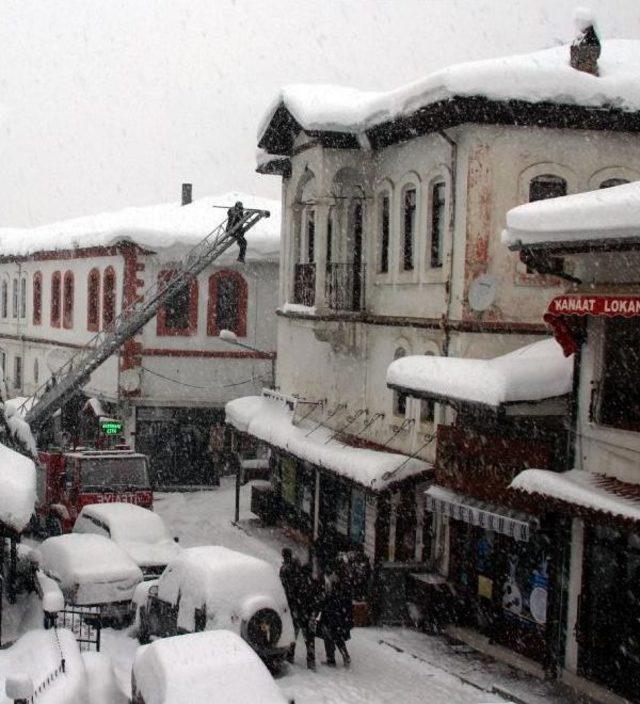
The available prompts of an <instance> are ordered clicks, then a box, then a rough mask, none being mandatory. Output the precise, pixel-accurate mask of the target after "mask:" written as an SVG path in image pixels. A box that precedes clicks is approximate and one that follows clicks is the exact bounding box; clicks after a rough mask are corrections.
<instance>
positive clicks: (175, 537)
mask: <svg viewBox="0 0 640 704" xmlns="http://www.w3.org/2000/svg"><path fill="white" fill-rule="evenodd" d="M173 542H174V543H179V542H180V538H178V536H177V535H174V536H173Z"/></svg>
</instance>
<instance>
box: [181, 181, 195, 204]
mask: <svg viewBox="0 0 640 704" xmlns="http://www.w3.org/2000/svg"><path fill="white" fill-rule="evenodd" d="M192 188H193V187H192V185H191V184H190V183H183V184H182V205H189V203H191V191H192Z"/></svg>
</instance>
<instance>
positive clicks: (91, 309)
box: [87, 267, 100, 332]
mask: <svg viewBox="0 0 640 704" xmlns="http://www.w3.org/2000/svg"><path fill="white" fill-rule="evenodd" d="M99 328H100V270H99V269H97V268H95V267H94V268H93V269H91V271H90V272H89V275H88V276H87V330H88V331H89V332H98V329H99Z"/></svg>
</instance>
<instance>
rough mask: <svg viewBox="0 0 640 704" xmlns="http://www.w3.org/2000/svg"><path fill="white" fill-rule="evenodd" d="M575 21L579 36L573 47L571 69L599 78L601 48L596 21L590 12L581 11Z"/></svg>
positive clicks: (577, 13) (577, 12) (576, 15)
mask: <svg viewBox="0 0 640 704" xmlns="http://www.w3.org/2000/svg"><path fill="white" fill-rule="evenodd" d="M575 21H576V26H577V29H578V32H579V34H578V36H577V37H576V38H575V39H574V41H573V44H572V45H571V68H575V69H576V71H582V72H583V73H590V74H591V75H592V76H597V75H598V59H599V58H600V50H601V47H600V40H599V39H598V34H597V33H596V29H595V21H594V19H593V17H592V16H591V13H590V12H588V11H586V10H581V9H579V10H577V11H576V14H575Z"/></svg>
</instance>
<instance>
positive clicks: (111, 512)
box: [73, 502, 181, 579]
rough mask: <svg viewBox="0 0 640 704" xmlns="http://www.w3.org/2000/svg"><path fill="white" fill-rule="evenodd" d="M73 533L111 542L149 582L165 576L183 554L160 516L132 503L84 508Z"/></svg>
mask: <svg viewBox="0 0 640 704" xmlns="http://www.w3.org/2000/svg"><path fill="white" fill-rule="evenodd" d="M73 532H74V533H95V534H96V535H102V536H104V537H106V538H111V540H113V541H114V542H115V543H118V545H119V546H120V547H121V548H122V549H123V550H124V551H125V552H126V553H127V554H128V555H129V557H131V559H132V560H133V561H134V562H135V563H136V564H137V565H138V567H140V569H141V570H142V574H143V575H144V578H145V579H153V578H154V577H158V576H159V575H161V574H162V572H163V571H164V568H165V567H166V566H167V565H168V564H169V562H171V560H173V558H174V557H177V556H178V554H179V553H180V550H181V548H180V546H179V545H178V543H177V542H176V541H175V540H174V539H173V538H171V537H170V535H169V532H168V531H167V527H166V526H165V524H164V521H163V520H162V518H160V516H158V514H157V513H154V512H153V511H150V510H149V509H147V508H142V506H136V505H135V504H131V503H118V502H116V503H104V504H89V505H88V506H84V507H83V509H82V511H80V514H79V515H78V518H76V522H75V525H74V526H73Z"/></svg>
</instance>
